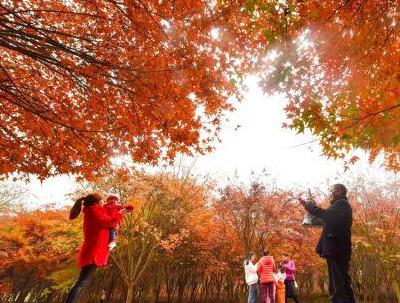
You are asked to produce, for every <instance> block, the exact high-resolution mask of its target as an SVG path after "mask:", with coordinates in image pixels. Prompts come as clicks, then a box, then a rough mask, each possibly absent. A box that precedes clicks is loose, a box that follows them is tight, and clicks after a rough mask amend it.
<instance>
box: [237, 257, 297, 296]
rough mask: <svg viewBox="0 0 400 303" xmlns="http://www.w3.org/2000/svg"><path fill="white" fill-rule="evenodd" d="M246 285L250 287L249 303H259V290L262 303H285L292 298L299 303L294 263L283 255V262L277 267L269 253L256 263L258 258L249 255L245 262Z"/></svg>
mask: <svg viewBox="0 0 400 303" xmlns="http://www.w3.org/2000/svg"><path fill="white" fill-rule="evenodd" d="M244 271H245V279H246V283H247V285H248V286H249V295H248V303H257V302H258V297H259V295H258V294H259V289H260V290H261V302H262V303H285V302H287V299H288V298H292V299H293V300H294V301H295V302H296V303H298V302H299V301H298V298H297V294H296V281H295V276H294V274H295V271H296V266H295V263H294V261H291V260H290V259H289V256H288V255H286V254H285V255H283V261H282V263H280V264H279V266H276V264H275V261H274V258H273V257H272V256H270V255H269V253H268V251H267V250H265V251H264V252H263V256H262V257H261V258H260V260H259V261H258V262H256V256H255V254H253V253H249V254H248V255H247V257H246V260H245V262H244Z"/></svg>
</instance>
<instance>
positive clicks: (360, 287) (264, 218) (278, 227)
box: [0, 172, 400, 303]
mask: <svg viewBox="0 0 400 303" xmlns="http://www.w3.org/2000/svg"><path fill="white" fill-rule="evenodd" d="M110 173H111V172H110ZM216 185H217V184H215V183H213V182H211V181H209V180H200V179H197V178H194V177H193V176H190V175H186V176H180V177H177V176H175V175H172V174H155V175H151V174H145V173H138V172H113V173H111V174H110V175H109V177H105V178H101V179H98V180H97V181H96V182H93V183H87V184H85V191H87V190H97V191H101V192H109V191H115V192H118V193H119V194H120V195H121V197H122V199H123V201H124V202H125V203H129V204H132V205H134V207H135V211H134V212H133V214H131V215H127V216H126V217H125V221H124V224H123V226H122V227H121V229H120V232H119V237H118V246H117V248H116V249H115V251H113V253H112V257H111V262H110V265H109V266H108V267H106V268H105V269H103V270H101V271H99V272H98V273H97V274H96V276H95V280H94V282H93V283H91V285H90V287H89V288H88V289H87V291H86V292H85V294H84V301H83V302H100V300H101V298H102V297H103V300H105V302H126V303H131V302H154V303H155V302H179V303H181V302H224V301H227V302H244V300H245V293H246V285H245V282H244V277H243V267H242V263H243V256H244V255H245V253H246V252H248V251H254V252H255V253H257V254H259V253H260V252H261V251H262V249H263V248H264V247H268V248H269V249H270V250H271V252H272V254H273V255H274V256H275V257H276V259H278V260H279V259H280V256H281V255H282V253H284V252H288V253H289V254H290V255H291V256H292V258H293V259H294V260H295V261H296V263H297V267H298V274H297V282H298V284H299V286H300V292H301V294H302V295H303V296H309V295H311V294H314V293H321V294H322V293H326V291H327V285H326V270H325V266H324V265H323V262H322V260H321V259H319V258H318V257H317V256H316V255H315V252H314V246H315V243H316V241H317V238H318V235H319V231H318V230H314V229H306V228H303V227H302V226H300V222H301V220H302V216H303V212H302V211H301V209H300V208H299V206H298V205H297V204H296V202H295V201H294V199H293V198H294V197H295V196H296V195H297V194H298V192H299V191H297V190H293V191H290V190H283V189H279V188H277V187H276V186H275V185H273V184H271V183H269V182H266V181H262V179H258V180H253V181H252V182H251V183H250V184H248V185H246V184H241V183H235V182H232V183H231V184H229V185H227V186H225V187H224V188H223V189H222V190H219V191H218V192H216V191H215V189H214V188H215V187H216ZM351 187H352V188H351V194H352V197H351V201H352V205H353V208H354V213H355V224H354V228H353V231H354V234H353V242H354V248H353V263H352V265H353V266H352V276H353V279H354V286H355V291H356V293H357V296H358V299H359V300H360V302H383V301H384V302H396V301H397V302H399V284H398V282H399V281H398V278H397V277H398V274H399V270H400V267H399V265H400V255H399V254H398V251H399V246H400V244H399V243H400V241H399V240H400V239H399V237H400V225H399V219H400V212H399V203H398V195H399V193H398V186H397V184H396V183H393V184H388V185H386V186H383V187H380V188H381V189H378V187H377V186H371V185H370V184H368V183H366V182H365V181H364V180H363V179H358V180H356V181H354V184H352V185H351ZM15 193H16V192H14V194H15ZM79 194H81V193H80V192H77V193H76V195H79ZM316 198H317V199H321V200H322V201H326V202H325V203H327V200H326V199H325V198H324V196H323V195H322V194H319V193H316ZM6 202H7V201H6ZM5 205H6V204H5ZM67 213H68V210H66V209H42V210H35V211H23V210H16V209H13V208H8V211H3V212H2V215H1V216H2V218H1V220H2V224H1V227H0V233H1V237H0V255H1V259H0V260H1V261H0V289H1V298H0V300H1V301H2V302H49V303H50V302H60V300H61V299H62V297H63V296H64V294H65V292H66V291H67V289H68V288H69V287H70V285H71V284H72V283H73V281H74V279H75V278H76V275H77V269H76V266H75V259H76V254H77V249H78V247H79V245H80V243H81V238H82V233H81V219H78V220H76V221H68V219H67Z"/></svg>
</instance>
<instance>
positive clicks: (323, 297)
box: [301, 295, 330, 303]
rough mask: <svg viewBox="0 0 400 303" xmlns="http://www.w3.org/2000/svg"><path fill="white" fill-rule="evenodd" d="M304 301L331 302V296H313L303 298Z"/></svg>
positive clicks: (312, 302) (303, 302) (308, 302)
mask: <svg viewBox="0 0 400 303" xmlns="http://www.w3.org/2000/svg"><path fill="white" fill-rule="evenodd" d="M301 302H302V303H330V301H329V298H327V297H326V296H319V295H318V296H313V297H310V298H307V299H302V300H301Z"/></svg>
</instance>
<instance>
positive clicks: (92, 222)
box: [65, 193, 122, 303]
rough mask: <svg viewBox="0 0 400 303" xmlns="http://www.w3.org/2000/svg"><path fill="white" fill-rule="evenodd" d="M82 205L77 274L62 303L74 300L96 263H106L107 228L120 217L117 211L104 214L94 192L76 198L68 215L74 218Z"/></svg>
mask: <svg viewBox="0 0 400 303" xmlns="http://www.w3.org/2000/svg"><path fill="white" fill-rule="evenodd" d="M82 206H83V211H82V212H83V244H82V247H81V249H80V251H79V258H78V266H79V268H80V269H81V271H80V274H79V278H78V280H77V281H76V282H75V284H74V286H73V287H72V288H71V290H70V291H69V293H68V296H67V299H66V301H65V303H75V302H78V300H79V296H80V293H81V291H82V289H83V288H84V287H85V286H86V284H87V283H88V282H89V281H90V279H91V278H92V277H93V274H94V272H95V271H96V268H97V267H100V266H105V265H107V260H108V254H109V248H108V240H109V229H110V228H113V227H115V226H116V225H117V224H118V223H119V222H120V221H121V219H122V214H121V213H114V214H113V215H112V216H110V215H108V214H107V212H106V210H105V209H104V208H103V206H102V204H101V196H100V195H99V194H97V193H94V194H90V195H87V196H86V197H83V198H80V199H78V200H77V201H76V202H75V204H74V206H73V207H72V208H71V211H70V214H69V218H70V219H71V220H72V219H75V218H76V217H78V215H79V214H80V212H81V209H82Z"/></svg>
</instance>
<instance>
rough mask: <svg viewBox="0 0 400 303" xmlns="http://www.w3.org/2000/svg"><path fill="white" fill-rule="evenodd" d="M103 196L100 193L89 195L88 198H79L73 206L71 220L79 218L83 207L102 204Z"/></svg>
mask: <svg viewBox="0 0 400 303" xmlns="http://www.w3.org/2000/svg"><path fill="white" fill-rule="evenodd" d="M100 201H101V195H100V194H98V193H93V194H89V195H87V196H86V197H82V198H79V199H78V200H76V202H75V204H74V206H72V208H71V210H70V211H69V219H70V220H73V219H75V218H76V217H78V216H79V214H80V213H81V210H82V205H83V206H92V205H95V204H98V203H100Z"/></svg>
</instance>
